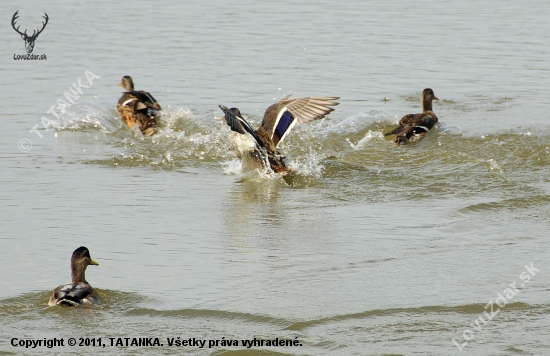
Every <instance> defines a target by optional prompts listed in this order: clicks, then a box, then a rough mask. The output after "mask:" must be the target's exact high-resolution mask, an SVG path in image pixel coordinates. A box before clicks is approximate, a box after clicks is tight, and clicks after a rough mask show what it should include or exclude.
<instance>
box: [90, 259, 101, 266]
mask: <svg viewBox="0 0 550 356" xmlns="http://www.w3.org/2000/svg"><path fill="white" fill-rule="evenodd" d="M90 264H91V265H94V266H99V263H97V262H96V261H94V260H92V259H91V258H90Z"/></svg>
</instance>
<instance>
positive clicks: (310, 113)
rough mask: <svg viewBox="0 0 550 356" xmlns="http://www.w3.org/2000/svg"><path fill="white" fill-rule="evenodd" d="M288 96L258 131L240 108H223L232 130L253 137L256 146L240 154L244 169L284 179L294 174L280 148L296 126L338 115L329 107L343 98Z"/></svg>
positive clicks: (266, 116) (269, 110)
mask: <svg viewBox="0 0 550 356" xmlns="http://www.w3.org/2000/svg"><path fill="white" fill-rule="evenodd" d="M289 97H290V95H287V96H285V97H284V98H282V99H281V100H279V101H278V102H276V103H275V104H273V105H271V106H270V107H268V108H267V110H266V111H265V114H264V118H263V121H262V124H261V125H260V127H259V128H258V129H257V130H253V129H252V127H250V125H249V124H248V122H246V120H245V119H244V118H243V117H242V115H241V112H240V111H239V109H237V108H231V109H228V108H226V107H225V106H223V105H220V108H221V109H222V111H223V112H224V113H225V121H226V122H227V124H228V125H229V126H230V127H231V130H233V131H235V132H238V133H241V134H244V135H249V136H250V137H252V139H254V146H253V147H250V150H248V151H247V152H242V153H241V152H238V153H237V156H239V158H241V159H242V161H243V169H244V170H250V169H256V168H263V169H265V168H267V167H268V166H269V167H270V168H271V169H272V170H273V172H275V173H281V174H283V175H285V174H287V173H288V172H290V171H291V169H290V168H288V167H287V166H286V165H285V162H284V160H283V159H284V157H283V156H281V155H280V153H279V151H278V150H277V145H278V144H279V143H280V142H281V141H283V140H284V139H285V137H286V136H287V135H288V134H289V133H290V130H291V129H292V128H293V127H294V126H295V125H301V124H305V123H308V122H310V121H314V120H318V119H321V118H323V117H325V116H326V115H328V114H329V113H330V112H332V111H334V109H333V108H330V107H329V106H336V105H338V104H339V103H337V102H335V100H338V99H340V98H339V97H314V98H300V99H289Z"/></svg>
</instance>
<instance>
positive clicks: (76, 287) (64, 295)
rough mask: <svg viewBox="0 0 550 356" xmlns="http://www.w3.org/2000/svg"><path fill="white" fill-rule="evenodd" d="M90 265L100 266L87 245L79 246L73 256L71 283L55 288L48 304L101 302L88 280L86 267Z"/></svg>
mask: <svg viewBox="0 0 550 356" xmlns="http://www.w3.org/2000/svg"><path fill="white" fill-rule="evenodd" d="M89 265H93V266H98V265H99V263H97V262H95V261H94V260H92V258H91V257H90V251H88V249H87V248H86V247H84V246H82V247H79V248H77V249H76V250H75V251H74V252H73V256H72V257H71V279H72V281H71V284H67V285H62V286H59V287H57V288H56V289H54V291H53V294H52V296H51V297H50V302H49V303H48V304H49V305H50V306H55V305H68V306H76V305H80V304H85V303H92V304H98V303H100V299H99V296H98V295H97V293H96V291H95V290H94V289H93V288H92V286H91V285H90V284H89V283H88V282H87V281H86V276H85V274H86V267H88V266H89Z"/></svg>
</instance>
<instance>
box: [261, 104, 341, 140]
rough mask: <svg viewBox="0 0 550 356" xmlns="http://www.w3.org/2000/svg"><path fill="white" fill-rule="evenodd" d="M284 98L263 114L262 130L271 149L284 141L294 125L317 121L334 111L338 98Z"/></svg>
mask: <svg viewBox="0 0 550 356" xmlns="http://www.w3.org/2000/svg"><path fill="white" fill-rule="evenodd" d="M289 97H290V95H288V96H285V97H284V98H282V99H281V100H279V101H278V102H276V103H275V104H273V105H271V106H270V107H269V108H267V110H266V111H265V114H264V119H263V121H262V128H263V129H264V130H265V131H266V132H267V133H268V135H269V137H270V139H271V141H272V144H273V147H276V146H277V144H278V143H279V142H281V141H282V140H284V138H285V137H286V135H288V133H289V132H290V130H291V129H292V128H293V127H294V126H295V125H301V124H305V123H308V122H310V121H314V120H318V119H321V118H323V117H325V116H326V115H328V114H329V113H330V112H332V111H334V109H333V108H331V107H329V106H336V105H338V104H339V103H337V102H336V100H338V99H339V97H311V98H300V99H293V100H291V99H289Z"/></svg>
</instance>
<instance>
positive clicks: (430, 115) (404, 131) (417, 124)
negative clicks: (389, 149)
mask: <svg viewBox="0 0 550 356" xmlns="http://www.w3.org/2000/svg"><path fill="white" fill-rule="evenodd" d="M432 100H439V99H438V98H436V96H435V94H434V92H433V90H432V89H430V88H426V89H424V91H423V92H422V113H421V114H409V115H405V116H403V117H402V118H401V120H399V124H398V125H397V127H396V128H395V129H393V130H391V131H390V132H387V133H386V134H384V136H389V135H394V137H393V141H394V142H395V143H398V144H401V145H404V144H406V143H408V142H409V141H416V140H420V139H421V138H422V137H424V135H426V132H428V131H430V129H431V128H432V127H434V125H435V124H436V123H437V122H438V121H439V120H438V118H437V116H436V115H435V114H434V112H433V111H432Z"/></svg>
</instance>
